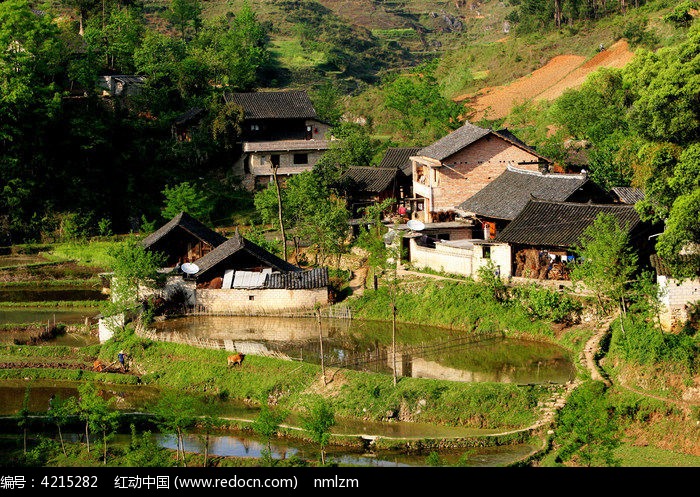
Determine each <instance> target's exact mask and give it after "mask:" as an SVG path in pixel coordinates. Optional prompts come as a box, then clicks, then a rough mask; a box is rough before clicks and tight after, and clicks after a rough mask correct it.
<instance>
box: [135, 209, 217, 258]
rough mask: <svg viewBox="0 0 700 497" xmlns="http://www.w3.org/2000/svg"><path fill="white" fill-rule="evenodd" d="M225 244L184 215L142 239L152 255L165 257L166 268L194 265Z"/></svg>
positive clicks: (187, 215) (203, 226)
mask: <svg viewBox="0 0 700 497" xmlns="http://www.w3.org/2000/svg"><path fill="white" fill-rule="evenodd" d="M225 241H226V237H225V236H224V235H222V234H220V233H217V232H216V231H214V230H213V229H211V228H209V227H208V226H206V225H205V224H204V223H202V222H201V221H199V220H197V219H195V218H194V217H192V216H191V215H190V214H188V213H186V212H184V211H183V212H180V213H179V214H178V215H177V216H175V217H174V218H172V219H171V220H170V221H168V222H167V223H165V224H164V225H163V226H161V227H160V228H158V229H157V230H156V231H154V232H153V233H151V234H150V235H148V236H147V237H145V238H144V239H143V240H142V241H141V243H142V244H143V246H144V247H145V248H146V249H148V250H151V251H154V252H162V253H164V254H165V255H166V258H167V259H166V262H165V267H174V266H175V265H177V264H183V263H185V262H193V261H194V260H196V259H199V258H200V257H202V256H204V255H206V254H208V253H209V252H211V251H212V250H214V249H215V248H216V247H218V246H219V245H221V244H222V243H224V242H225Z"/></svg>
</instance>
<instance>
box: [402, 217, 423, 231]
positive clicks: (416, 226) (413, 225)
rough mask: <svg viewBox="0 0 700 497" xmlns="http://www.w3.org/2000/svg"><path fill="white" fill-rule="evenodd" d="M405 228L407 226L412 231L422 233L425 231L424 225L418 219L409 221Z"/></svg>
mask: <svg viewBox="0 0 700 497" xmlns="http://www.w3.org/2000/svg"><path fill="white" fill-rule="evenodd" d="M406 226H408V227H409V228H410V229H412V230H413V231H422V230H424V229H425V224H423V223H422V222H421V221H419V220H418V219H411V220H410V221H409V222H407V223H406Z"/></svg>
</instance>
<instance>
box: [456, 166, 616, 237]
mask: <svg viewBox="0 0 700 497" xmlns="http://www.w3.org/2000/svg"><path fill="white" fill-rule="evenodd" d="M531 198H537V199H540V200H553V201H558V202H579V203H585V202H594V203H608V202H610V201H611V199H610V196H609V195H608V194H607V193H606V192H605V191H604V190H603V189H602V188H601V187H599V186H598V185H597V184H596V183H594V182H593V181H591V180H590V179H589V177H588V175H587V174H586V173H585V172H583V173H579V174H564V173H550V172H548V171H547V170H546V169H545V168H543V170H541V171H529V170H526V169H519V168H516V167H514V166H511V165H507V166H506V170H505V171H503V172H502V173H501V174H500V175H499V176H498V177H497V178H495V179H494V180H493V181H491V182H490V183H489V184H488V185H486V186H485V187H484V188H482V189H481V190H479V191H478V192H476V193H475V194H474V195H472V196H471V197H469V199H467V200H465V201H464V202H462V203H461V204H459V205H458V206H457V207H456V208H455V210H456V211H457V213H458V214H459V215H460V216H462V217H465V218H469V219H475V220H476V221H477V224H478V225H479V226H481V227H482V229H483V238H484V239H485V240H493V239H495V238H496V236H497V234H498V233H500V232H501V231H502V230H503V228H505V227H506V226H507V225H508V223H510V222H511V221H512V220H513V219H515V218H516V217H517V216H518V214H519V213H520V211H522V210H523V208H524V207H525V205H526V204H527V203H528V201H529V200H530V199H531ZM479 238H481V237H479Z"/></svg>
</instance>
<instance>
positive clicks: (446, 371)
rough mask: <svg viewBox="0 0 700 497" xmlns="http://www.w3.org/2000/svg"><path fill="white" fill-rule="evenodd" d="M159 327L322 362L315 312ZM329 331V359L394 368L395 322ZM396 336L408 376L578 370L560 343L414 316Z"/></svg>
mask: <svg viewBox="0 0 700 497" xmlns="http://www.w3.org/2000/svg"><path fill="white" fill-rule="evenodd" d="M154 327H155V329H156V331H158V332H159V333H162V334H163V335H164V337H165V336H167V337H168V338H183V337H188V336H189V337H198V338H207V339H212V340H221V341H223V342H224V343H226V342H227V341H228V345H229V347H231V346H232V347H234V348H235V349H236V350H238V351H239V352H243V353H249V354H253V355H255V354H257V355H275V356H281V357H285V358H287V359H294V360H303V361H306V362H312V363H319V364H320V344H319V328H318V323H317V322H316V320H315V319H313V318H275V317H251V316H246V317H242V316H189V317H183V318H176V319H170V320H166V321H163V322H159V323H156V324H155V325H154ZM321 335H322V337H323V352H324V363H325V365H327V366H333V365H336V366H342V367H348V368H353V369H359V370H364V371H372V372H379V373H391V371H392V365H393V356H392V354H391V323H385V322H375V321H361V320H343V319H324V320H322V321H321ZM396 336H397V346H398V350H399V351H400V353H399V354H398V355H397V364H396V367H397V373H398V374H400V375H402V376H410V377H414V378H433V379H444V380H452V381H465V382H502V383H518V384H528V383H534V384H542V383H566V382H567V381H569V380H571V379H573V378H574V377H575V368H574V365H573V361H572V359H571V356H570V353H569V351H567V350H566V349H564V348H562V347H559V346H557V345H554V344H549V343H544V342H536V341H529V340H521V339H512V338H504V337H502V336H499V335H490V336H481V337H479V336H474V335H469V334H467V333H465V332H463V331H457V330H450V329H445V328H438V327H434V326H418V325H407V324H398V325H397V332H396Z"/></svg>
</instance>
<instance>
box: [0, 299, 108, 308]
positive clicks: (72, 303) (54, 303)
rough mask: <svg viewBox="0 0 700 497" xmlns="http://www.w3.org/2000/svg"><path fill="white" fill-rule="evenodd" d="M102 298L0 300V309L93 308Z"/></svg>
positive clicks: (99, 304)
mask: <svg viewBox="0 0 700 497" xmlns="http://www.w3.org/2000/svg"><path fill="white" fill-rule="evenodd" d="M103 303H104V301H103V300H39V301H32V302H0V309H13V308H23V309H24V308H27V307H40V308H42V309H43V308H51V307H70V308H83V309H87V308H93V307H100V306H101V305H102V304H103Z"/></svg>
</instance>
